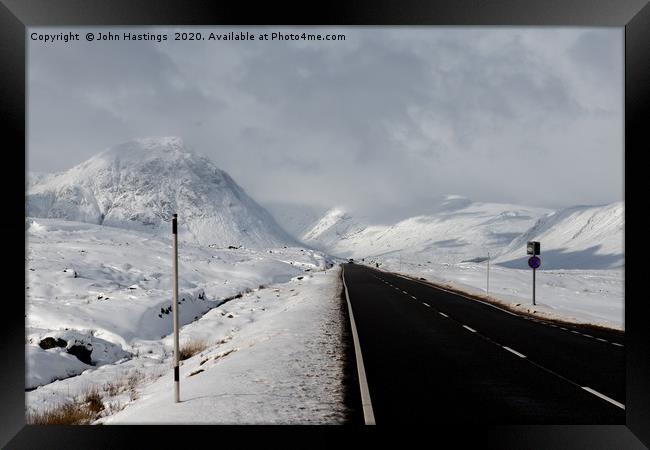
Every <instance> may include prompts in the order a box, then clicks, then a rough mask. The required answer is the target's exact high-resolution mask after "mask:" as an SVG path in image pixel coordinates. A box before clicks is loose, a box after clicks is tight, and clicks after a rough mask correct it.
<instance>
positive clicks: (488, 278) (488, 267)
mask: <svg viewBox="0 0 650 450" xmlns="http://www.w3.org/2000/svg"><path fill="white" fill-rule="evenodd" d="M485 292H486V294H487V296H488V297H489V296H490V252H488V259H487V287H486V289H485Z"/></svg>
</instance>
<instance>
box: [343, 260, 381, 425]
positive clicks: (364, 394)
mask: <svg viewBox="0 0 650 450" xmlns="http://www.w3.org/2000/svg"><path fill="white" fill-rule="evenodd" d="M341 277H342V278H343V287H344V288H345V299H346V300H347V303H348V313H349V315H350V325H351V328H352V341H353V342H354V353H355V355H356V360H357V373H358V375H359V388H360V391H361V406H362V407H363V417H364V419H365V422H366V425H375V413H374V411H373V409H372V402H371V401H370V390H369V389H368V380H367V378H366V369H365V367H364V365H363V356H362V355H361V346H360V345H359V334H358V333H357V325H356V324H355V323H354V314H353V313H352V305H351V304H350V294H349V293H348V285H347V284H346V283H345V269H343V268H341Z"/></svg>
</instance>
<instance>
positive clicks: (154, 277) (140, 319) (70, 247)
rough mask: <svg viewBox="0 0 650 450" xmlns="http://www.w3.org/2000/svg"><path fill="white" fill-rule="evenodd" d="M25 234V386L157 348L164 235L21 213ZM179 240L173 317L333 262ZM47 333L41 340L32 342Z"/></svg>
mask: <svg viewBox="0 0 650 450" xmlns="http://www.w3.org/2000/svg"><path fill="white" fill-rule="evenodd" d="M26 238H27V258H26V259H27V260H26V270H27V276H26V278H27V285H26V287H25V288H26V302H27V303H26V358H27V361H26V363H27V367H26V369H27V370H26V372H27V379H26V388H34V387H36V386H39V385H43V384H46V383H49V382H51V381H53V380H54V379H60V378H64V377H67V376H72V375H76V374H79V373H82V372H84V371H87V370H90V371H98V370H101V369H102V367H103V366H106V365H110V364H116V363H118V364H119V363H120V362H123V361H125V360H129V359H130V358H133V357H135V356H137V355H141V354H147V353H148V352H150V351H152V352H154V354H155V353H156V352H158V355H159V357H164V356H165V355H166V351H167V350H164V349H165V348H166V347H165V345H164V343H163V341H162V340H161V339H164V338H165V337H166V336H168V335H169V334H170V333H171V331H172V321H171V313H170V312H171V284H172V280H171V266H172V260H171V255H172V253H171V239H169V237H167V238H165V237H160V236H154V235H150V234H148V233H142V232H138V231H133V230H124V229H119V228H113V227H108V226H102V225H93V224H88V223H81V222H72V221H64V220H56V219H41V218H37V219H33V218H29V219H27V220H26ZM183 238H184V232H183V230H180V231H179V241H180V242H181V244H180V245H179V301H180V305H181V306H180V308H179V311H180V323H181V325H186V324H189V323H192V322H193V321H195V320H197V319H199V318H200V317H201V316H202V315H203V314H205V313H206V312H207V311H209V310H211V309H213V308H215V307H216V306H218V305H219V304H220V303H222V302H223V301H224V300H225V299H228V298H231V297H233V296H236V295H239V294H240V293H246V292H251V291H252V290H254V289H258V288H259V287H260V286H262V285H268V284H271V283H285V282H288V281H290V280H291V279H292V278H294V277H298V276H304V275H308V274H310V273H313V272H315V271H319V270H323V269H325V268H326V267H329V266H332V262H330V261H329V260H328V259H327V257H326V256H325V255H324V254H322V253H319V252H316V251H313V250H309V249H304V248H298V247H288V248H284V247H280V248H276V249H265V250H254V249H246V248H239V249H227V248H226V249H223V248H222V249H218V248H213V247H210V246H199V245H195V244H184V243H183V242H184V239H183ZM48 337H49V338H52V339H50V340H48V341H50V345H49V346H47V345H43V346H45V347H46V349H43V348H41V346H39V344H41V342H42V341H43V340H44V339H45V338H48ZM45 343H47V342H44V343H43V344H45ZM47 347H50V348H47ZM73 347H76V349H75V348H73ZM79 349H81V350H82V351H83V350H84V349H85V350H86V352H87V353H90V355H89V359H90V361H86V362H82V360H83V357H82V358H78V357H77V356H73V355H72V354H71V352H72V353H75V351H74V350H79ZM161 352H162V353H161ZM77 353H78V352H77ZM87 362H90V363H91V364H87Z"/></svg>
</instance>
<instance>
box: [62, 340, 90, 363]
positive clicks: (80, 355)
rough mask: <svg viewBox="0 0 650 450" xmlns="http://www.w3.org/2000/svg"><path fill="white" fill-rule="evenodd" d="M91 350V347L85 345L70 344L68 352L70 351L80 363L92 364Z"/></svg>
mask: <svg viewBox="0 0 650 450" xmlns="http://www.w3.org/2000/svg"><path fill="white" fill-rule="evenodd" d="M92 352H93V349H92V347H91V348H87V347H86V346H85V345H79V344H75V345H71V346H70V348H69V349H68V353H70V354H71V355H73V356H76V357H77V359H78V360H79V361H81V362H82V363H85V364H88V365H92V361H91V359H90V354H91V353H92Z"/></svg>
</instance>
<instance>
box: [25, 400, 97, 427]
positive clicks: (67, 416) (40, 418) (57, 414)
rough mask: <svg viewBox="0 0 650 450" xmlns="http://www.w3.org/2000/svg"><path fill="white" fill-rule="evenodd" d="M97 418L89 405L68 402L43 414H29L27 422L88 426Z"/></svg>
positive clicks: (32, 423)
mask: <svg viewBox="0 0 650 450" xmlns="http://www.w3.org/2000/svg"><path fill="white" fill-rule="evenodd" d="M95 416H96V415H95V414H94V413H93V412H92V411H91V410H90V409H89V408H88V406H87V405H83V404H79V403H76V402H68V403H64V404H62V405H59V406H57V407H55V408H51V409H48V410H45V411H43V412H38V413H31V414H28V415H27V417H26V420H27V423H28V424H31V425H87V424H89V423H90V422H92V421H93V420H94V419H95Z"/></svg>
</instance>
